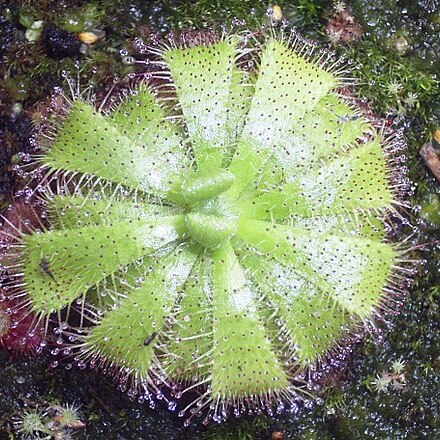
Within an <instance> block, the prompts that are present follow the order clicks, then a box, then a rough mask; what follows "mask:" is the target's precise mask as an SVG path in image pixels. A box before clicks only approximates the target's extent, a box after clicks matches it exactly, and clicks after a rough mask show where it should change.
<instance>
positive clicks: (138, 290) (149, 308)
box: [83, 248, 196, 381]
mask: <svg viewBox="0 0 440 440" xmlns="http://www.w3.org/2000/svg"><path fill="white" fill-rule="evenodd" d="M195 259H196V255H195V254H194V253H193V252H191V251H190V250H188V249H186V248H180V249H179V251H178V252H176V253H174V254H172V255H169V256H167V257H165V258H160V259H158V261H156V262H155V263H153V264H152V265H150V266H147V267H144V271H143V273H142V272H141V271H140V270H139V269H138V270H137V272H138V274H137V275H138V278H136V279H133V280H130V279H126V280H124V282H123V284H124V286H125V289H124V290H126V292H125V294H126V295H127V298H126V299H125V300H124V301H122V303H121V304H120V305H119V307H117V308H113V309H112V310H110V311H109V312H108V313H107V314H106V315H105V316H104V317H103V318H102V319H101V320H100V321H99V325H96V326H94V327H92V329H91V330H90V332H89V333H88V334H87V335H86V336H85V337H84V338H83V344H84V351H85V352H86V353H87V354H88V356H92V357H93V356H96V357H98V358H103V359H104V360H105V362H106V363H107V364H111V365H118V366H120V367H121V368H124V369H125V368H128V369H129V370H131V371H135V372H136V378H137V380H141V381H142V380H146V379H147V378H148V377H149V369H150V366H151V363H152V361H153V357H154V347H155V345H156V343H157V342H158V340H159V339H160V337H161V336H160V334H161V333H163V331H164V329H165V327H166V323H165V319H166V318H167V317H168V316H170V315H171V312H172V307H173V306H174V303H175V301H176V297H177V294H178V290H179V289H180V288H181V286H182V285H183V284H184V283H185V280H186V278H187V277H188V275H189V273H190V271H191V267H192V265H193V264H194V261H195ZM130 283H132V285H133V287H129V286H130Z"/></svg>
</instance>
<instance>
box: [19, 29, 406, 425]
mask: <svg viewBox="0 0 440 440" xmlns="http://www.w3.org/2000/svg"><path fill="white" fill-rule="evenodd" d="M251 41H252V47H250V46H249V47H246V46H247V45H249V44H250V42H251ZM313 48H314V47H313V46H312V45H310V44H308V43H305V42H303V41H300V40H298V39H297V38H296V37H292V38H290V39H288V38H281V37H279V36H271V37H268V38H267V39H265V41H264V42H261V41H260V42H256V41H254V40H252V38H249V39H248V40H246V39H245V38H243V37H239V36H227V37H223V38H219V39H218V40H217V41H214V42H212V41H211V42H206V41H204V40H203V38H201V39H200V41H197V39H196V40H195V41H192V43H191V44H187V45H183V44H182V45H175V44H170V45H169V46H167V47H161V48H160V49H158V48H156V49H152V51H153V53H154V54H155V55H156V61H155V63H156V65H158V66H160V69H161V70H160V71H156V73H155V74H154V75H153V77H154V76H155V77H156V78H160V81H156V82H151V84H150V85H140V86H138V87H137V88H136V89H135V90H133V91H132V93H131V94H129V95H128V96H126V97H125V98H124V99H123V100H122V102H121V103H120V104H119V105H117V106H115V108H113V109H112V110H111V111H109V112H104V111H102V110H100V109H96V107H95V106H94V105H92V104H91V103H89V102H87V101H86V100H83V99H81V98H77V99H74V100H73V101H72V102H71V103H70V106H69V110H68V113H67V115H66V116H65V117H63V118H62V121H58V123H57V126H56V128H55V129H54V130H53V131H54V133H53V135H50V137H51V141H50V146H49V147H48V149H47V151H46V152H44V154H43V155H41V156H40V157H39V158H38V160H39V162H40V164H41V169H42V170H44V171H45V175H44V178H43V179H42V183H40V189H41V188H43V189H44V190H45V195H44V199H45V205H46V211H47V215H48V218H49V220H50V225H51V226H50V228H48V229H47V230H44V231H40V232H35V233H32V234H29V235H23V236H21V237H20V239H19V243H18V247H19V249H18V252H17V254H16V260H17V261H16V262H15V264H16V265H17V264H19V267H20V271H21V273H22V280H21V282H20V285H19V286H17V288H16V290H17V295H18V296H20V295H22V298H23V304H27V305H28V307H29V308H30V309H31V310H32V312H33V313H34V314H36V316H38V318H39V321H40V322H46V321H47V320H48V318H49V317H58V318H57V319H58V321H59V325H58V326H57V329H56V330H57V333H59V334H61V335H62V336H64V337H65V338H64V339H65V340H66V339H67V340H70V341H71V342H70V345H71V347H70V348H67V349H66V348H62V349H64V350H65V351H66V352H70V350H73V351H74V353H75V359H76V360H77V361H78V362H79V363H80V364H83V365H86V364H89V365H91V366H94V367H98V368H102V369H104V370H106V371H107V372H111V373H112V374H114V375H115V376H117V377H118V379H119V380H120V383H121V384H122V386H123V387H125V388H126V387H129V388H130V389H131V393H132V394H133V395H138V396H140V398H141V399H144V398H147V399H150V400H151V402H152V401H153V397H152V396H153V395H156V396H157V397H159V398H162V397H163V394H162V390H163V389H166V386H167V385H169V386H170V387H171V389H172V391H171V394H168V396H169V395H174V396H176V395H177V397H179V395H180V394H182V393H183V394H185V395H187V396H190V395H192V396H193V397H192V398H188V399H187V402H186V403H185V405H186V404H188V406H187V407H186V408H180V409H181V410H182V414H183V413H185V412H186V410H188V409H190V413H191V414H194V413H201V412H203V410H204V408H209V410H208V412H209V413H210V414H211V417H214V418H215V419H216V420H220V419H222V418H224V417H226V414H227V413H228V411H229V410H232V411H233V412H234V413H235V414H236V415H238V414H240V413H241V412H242V411H244V410H248V409H255V408H268V407H270V406H271V404H275V405H277V404H278V405H280V406H282V405H283V403H286V404H288V402H289V401H291V400H292V399H293V397H292V396H293V395H294V394H295V393H296V392H298V391H299V392H300V390H301V384H300V383H299V382H293V385H292V379H295V378H298V377H300V375H301V373H304V372H305V371H306V370H307V368H308V367H309V366H310V365H314V364H316V363H317V362H319V361H320V360H323V359H326V358H327V356H329V355H331V353H332V352H334V350H337V348H338V344H339V341H341V340H342V338H343V337H344V335H346V334H347V332H350V331H353V329H355V328H356V327H357V326H360V325H363V324H365V323H368V322H370V321H372V320H373V319H374V316H375V315H376V314H377V313H378V311H379V310H380V309H381V308H382V307H385V306H386V297H388V296H389V295H391V293H390V292H392V290H393V282H392V279H393V273H394V272H395V270H396V269H395V266H398V264H399V261H400V260H401V258H402V257H401V254H400V252H399V251H398V250H397V248H396V247H395V246H394V245H392V244H390V243H388V242H387V240H386V237H385V228H384V223H383V220H382V219H383V217H384V216H386V214H387V213H389V212H391V211H392V210H393V209H394V206H395V204H397V203H398V201H397V195H398V191H399V188H398V184H396V185H394V184H393V183H391V182H392V176H391V173H390V171H389V168H390V165H389V164H388V163H387V157H386V156H387V153H386V151H385V149H384V148H383V144H384V142H385V141H384V139H383V136H382V135H381V134H379V133H377V132H376V131H375V129H374V128H373V127H372V126H371V124H370V123H369V122H368V121H367V120H366V119H365V118H364V117H362V115H361V113H360V112H359V111H358V110H356V109H355V108H353V105H352V104H348V103H347V102H346V100H345V99H344V98H343V97H341V95H340V94H339V92H338V90H339V89H340V87H341V86H342V85H343V84H344V79H343V78H341V76H342V75H341V74H340V72H338V71H337V69H338V67H337V66H335V64H334V60H333V59H332V58H331V57H330V56H328V54H326V53H324V52H317V53H316V55H314V54H313ZM250 61H251V63H250ZM252 63H253V66H252ZM256 66H258V67H256ZM384 298H385V299H384ZM63 347H65V346H63ZM179 384H180V385H179ZM167 398H168V399H169V397H167ZM182 400H185V399H182ZM169 405H170V407H171V408H174V407H175V405H176V404H175V402H174V401H171V400H170V401H169Z"/></svg>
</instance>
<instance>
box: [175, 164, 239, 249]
mask: <svg viewBox="0 0 440 440" xmlns="http://www.w3.org/2000/svg"><path fill="white" fill-rule="evenodd" d="M234 180H235V176H234V175H233V174H232V173H231V172H229V171H227V170H221V169H220V170H210V171H209V172H205V173H203V174H194V175H192V176H190V177H188V178H187V179H186V180H185V181H184V183H183V185H182V195H183V198H184V199H185V201H186V202H187V207H188V212H187V214H186V216H185V224H186V229H187V232H188V234H189V236H190V237H191V238H192V239H193V240H194V241H196V242H197V243H199V244H201V245H202V246H205V247H207V248H216V247H219V246H220V245H221V244H222V243H224V242H225V241H226V240H228V239H229V238H230V237H231V236H232V235H233V234H234V232H235V230H236V219H237V215H236V214H235V213H234V212H233V210H231V207H230V201H229V198H228V197H227V196H226V194H224V193H225V192H226V191H227V190H228V189H229V188H230V187H231V185H232V184H233V182H234Z"/></svg>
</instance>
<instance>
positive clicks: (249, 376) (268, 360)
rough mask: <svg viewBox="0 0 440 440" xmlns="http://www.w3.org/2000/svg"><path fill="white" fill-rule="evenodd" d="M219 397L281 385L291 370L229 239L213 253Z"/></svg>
mask: <svg viewBox="0 0 440 440" xmlns="http://www.w3.org/2000/svg"><path fill="white" fill-rule="evenodd" d="M212 258H213V274H212V282H213V299H212V303H213V311H212V319H213V353H212V360H213V366H212V378H211V388H212V391H211V393H212V395H213V397H214V399H216V400H220V399H224V398H225V397H226V396H230V398H239V397H243V396H249V395H255V394H261V393H264V392H265V390H268V389H270V390H280V389H282V388H285V387H286V386H287V384H288V379H287V375H286V373H285V372H284V370H283V368H282V366H281V364H280V362H279V361H278V360H277V358H276V357H275V356H274V353H273V346H272V344H271V342H270V341H269V339H268V337H267V335H266V331H265V330H264V328H263V326H262V321H261V318H260V317H259V311H258V308H259V305H258V298H256V295H255V292H253V291H252V290H251V288H250V285H249V283H248V281H247V280H246V277H245V274H244V272H243V270H242V268H241V267H240V264H239V262H238V260H237V258H236V256H235V254H234V251H233V249H232V248H231V246H230V245H229V244H225V245H224V246H222V247H221V248H220V249H219V250H217V251H215V252H214V253H213V256H212Z"/></svg>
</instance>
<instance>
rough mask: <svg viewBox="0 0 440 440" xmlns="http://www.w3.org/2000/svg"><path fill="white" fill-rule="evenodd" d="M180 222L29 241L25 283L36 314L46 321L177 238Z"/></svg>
mask: <svg viewBox="0 0 440 440" xmlns="http://www.w3.org/2000/svg"><path fill="white" fill-rule="evenodd" d="M182 220H183V219H182V217H180V216H174V217H163V218H161V219H160V220H156V221H154V222H150V221H146V220H137V221H135V220H128V221H127V222H119V223H114V224H111V225H100V226H89V227H86V228H80V229H78V228H75V229H68V230H64V231H52V232H46V233H43V234H34V235H30V236H26V237H24V239H23V244H24V247H25V251H24V253H23V255H22V256H21V258H22V264H23V267H24V275H23V278H24V282H25V283H26V291H27V294H28V295H29V297H30V299H31V307H32V310H34V311H35V312H37V313H41V314H43V315H48V314H50V313H52V312H54V311H57V310H61V309H63V308H64V307H65V306H66V305H68V304H70V303H72V302H73V301H74V300H75V299H76V298H78V297H82V296H83V295H86V293H87V291H88V290H89V289H90V287H92V286H93V285H95V284H96V283H98V282H99V281H101V280H102V279H104V278H105V277H107V276H109V275H110V274H112V273H114V272H116V271H117V270H119V269H120V268H121V267H123V266H125V265H127V264H130V263H132V262H133V261H134V260H136V259H137V258H139V257H142V256H145V255H148V254H150V253H151V252H153V251H154V250H156V249H159V248H161V247H163V246H165V245H166V244H167V243H170V242H172V241H175V240H176V239H178V238H179V233H180V231H181V227H182V226H181V224H182Z"/></svg>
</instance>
